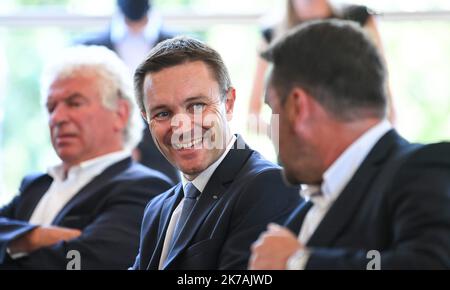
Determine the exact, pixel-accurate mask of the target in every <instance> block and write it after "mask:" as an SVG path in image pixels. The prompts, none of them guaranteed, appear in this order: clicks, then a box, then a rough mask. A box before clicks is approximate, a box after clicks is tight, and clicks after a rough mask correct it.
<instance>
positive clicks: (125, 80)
mask: <svg viewBox="0 0 450 290" xmlns="http://www.w3.org/2000/svg"><path fill="white" fill-rule="evenodd" d="M42 92H43V97H44V99H45V104H46V108H47V111H48V117H49V127H50V135H51V141H52V145H53V147H54V149H55V152H56V154H57V155H58V156H59V158H60V159H61V161H62V162H61V164H59V165H56V166H54V167H50V168H49V170H48V173H47V174H36V175H30V176H27V177H26V178H24V180H23V182H22V184H21V187H20V190H19V195H18V196H17V197H16V198H15V199H14V200H13V201H12V202H11V203H10V204H8V205H6V206H5V207H3V208H2V209H0V268H6V269H66V267H67V265H68V263H69V261H70V259H68V258H74V257H76V259H77V261H78V262H79V264H78V265H75V266H74V268H80V269H126V268H127V266H129V264H130V263H132V262H133V259H134V257H135V255H136V252H137V250H138V242H139V234H138V232H139V228H140V222H141V219H142V214H143V212H144V208H145V205H146V204H147V202H148V201H149V200H150V199H151V198H152V197H154V196H155V195H157V194H158V193H161V192H163V191H164V190H166V189H167V188H169V187H170V186H171V184H170V180H169V179H168V177H166V176H165V175H163V174H161V173H159V172H156V171H154V170H151V169H148V168H146V167H144V166H141V165H138V164H136V163H134V162H133V161H132V160H131V158H130V156H131V153H130V152H131V149H132V148H133V147H134V146H135V145H136V144H137V142H138V140H139V138H140V136H139V135H140V130H141V129H140V126H139V124H140V122H141V120H139V114H138V113H137V111H136V110H134V107H133V101H132V95H133V87H132V81H131V78H130V77H129V72H128V71H127V69H126V67H125V65H124V64H123V63H122V62H121V60H120V59H118V58H117V56H116V55H115V54H114V53H113V52H112V51H109V50H108V49H106V48H103V47H95V46H92V47H84V46H78V47H73V48H69V49H67V50H66V51H64V53H62V54H61V56H60V57H59V58H56V60H54V61H53V62H52V63H51V64H49V65H48V66H47V69H46V71H45V73H44V76H43V82H42ZM75 251H76V252H75ZM74 253H77V254H74ZM67 257H68V258H67ZM69 268H70V267H69Z"/></svg>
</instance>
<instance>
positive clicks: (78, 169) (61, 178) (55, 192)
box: [29, 150, 131, 225]
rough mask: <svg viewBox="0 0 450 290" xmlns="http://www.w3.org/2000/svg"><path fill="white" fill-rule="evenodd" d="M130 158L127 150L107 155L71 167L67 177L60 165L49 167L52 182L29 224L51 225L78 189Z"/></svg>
mask: <svg viewBox="0 0 450 290" xmlns="http://www.w3.org/2000/svg"><path fill="white" fill-rule="evenodd" d="M130 156H131V153H130V152H129V151H127V150H123V151H117V152H113V153H109V154H106V155H103V156H100V157H97V158H94V159H91V160H87V161H84V162H82V163H80V164H79V165H77V166H72V167H71V168H70V169H69V171H68V172H67V176H65V174H64V170H63V166H62V165H57V166H53V167H50V168H49V169H48V174H49V175H50V176H51V177H52V178H53V182H52V184H51V185H50V188H49V189H48V190H47V192H46V193H45V194H44V195H43V196H42V198H41V200H40V201H39V203H38V205H37V206H36V208H35V209H34V211H33V214H32V215H31V218H30V221H29V222H30V223H31V224H36V225H51V224H52V222H53V220H54V219H55V217H56V216H57V215H58V213H59V212H60V211H61V210H62V209H63V207H64V206H65V205H66V204H67V203H68V202H69V201H70V200H71V199H72V198H73V197H74V196H75V195H76V194H77V193H78V192H79V191H80V189H82V188H83V187H84V186H85V185H87V184H88V183H89V182H90V181H91V180H92V179H94V178H95V177H96V176H97V175H99V174H100V173H102V172H103V171H104V170H105V169H106V168H107V167H109V166H111V165H112V164H114V163H116V162H118V161H120V160H123V159H125V158H127V157H130Z"/></svg>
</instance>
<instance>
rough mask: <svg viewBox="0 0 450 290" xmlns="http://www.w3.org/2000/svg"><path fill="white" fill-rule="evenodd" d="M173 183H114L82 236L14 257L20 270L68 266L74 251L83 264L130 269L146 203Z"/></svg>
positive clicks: (152, 180)
mask: <svg viewBox="0 0 450 290" xmlns="http://www.w3.org/2000/svg"><path fill="white" fill-rule="evenodd" d="M169 186H170V184H168V183H167V181H165V180H163V179H160V178H148V177H147V178H142V179H140V180H132V181H127V182H121V183H120V184H117V185H115V186H113V189H112V190H113V192H111V193H107V194H108V195H109V196H110V198H109V199H108V201H107V202H106V203H105V204H104V205H102V208H101V210H99V214H97V215H96V216H95V218H94V220H93V221H92V222H91V223H90V224H89V225H88V226H87V227H85V228H84V229H83V232H82V235H81V236H80V237H78V238H76V239H73V240H70V241H61V242H59V243H57V244H55V245H53V246H50V247H44V248H41V249H39V250H37V251H35V252H33V253H31V254H30V255H28V256H26V257H23V258H20V259H17V260H14V261H13V263H14V267H15V268H19V269H66V268H67V266H68V262H70V257H68V256H67V255H68V253H69V252H70V251H72V250H75V251H78V253H79V256H80V267H81V269H82V270H87V269H127V268H128V267H129V266H130V265H131V264H132V263H133V260H134V258H135V256H136V253H137V251H138V243H139V229H140V223H141V219H142V215H143V211H144V208H145V205H146V204H147V202H148V201H149V200H150V199H151V198H152V197H154V196H155V195H157V194H159V193H161V192H164V191H165V190H166V189H167V188H168V187H169Z"/></svg>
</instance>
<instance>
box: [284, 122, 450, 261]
mask: <svg viewBox="0 0 450 290" xmlns="http://www.w3.org/2000/svg"><path fill="white" fill-rule="evenodd" d="M310 206H311V204H309V203H303V204H302V205H301V206H299V207H298V208H297V209H296V211H295V212H294V214H293V215H292V217H291V218H290V219H289V222H288V223H287V225H288V227H289V228H290V229H291V230H293V231H294V232H296V233H298V232H299V230H300V228H301V224H302V223H303V219H304V217H305V215H306V213H307V211H308V209H309V208H310ZM307 246H308V247H310V248H311V249H312V254H311V256H310V258H309V260H308V262H307V264H306V269H366V267H367V264H368V262H369V260H370V259H371V258H373V256H369V257H367V253H368V251H370V250H377V251H379V252H380V253H381V264H380V266H381V269H400V268H401V269H405V268H406V269H432V268H447V269H448V268H450V144H449V143H441V144H433V145H426V146H419V145H413V144H409V143H408V142H407V141H406V140H404V139H403V138H401V137H400V136H399V135H398V134H397V133H396V132H395V131H394V130H391V131H390V132H388V133H387V134H386V135H385V136H383V137H382V138H381V139H380V141H379V142H378V143H377V144H376V145H375V147H374V148H373V149H372V150H371V152H370V153H369V155H368V156H367V158H366V159H365V161H364V162H363V164H362V165H361V166H360V168H359V169H358V170H357V172H356V173H355V175H354V176H353V178H352V179H351V180H350V182H349V183H348V185H347V186H346V187H345V189H344V190H343V191H342V193H341V194H340V196H339V197H338V198H337V200H336V201H335V202H334V204H333V205H332V206H331V208H330V209H329V211H328V212H327V214H326V215H325V217H324V219H323V220H322V222H321V223H320V224H319V226H318V228H317V230H316V231H315V232H314V234H313V235H312V236H311V238H310V240H309V241H308V244H307Z"/></svg>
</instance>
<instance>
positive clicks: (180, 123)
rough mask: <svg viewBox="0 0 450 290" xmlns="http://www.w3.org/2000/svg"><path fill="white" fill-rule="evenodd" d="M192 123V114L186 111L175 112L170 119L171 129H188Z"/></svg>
mask: <svg viewBox="0 0 450 290" xmlns="http://www.w3.org/2000/svg"><path fill="white" fill-rule="evenodd" d="M193 125H194V118H193V116H191V115H189V114H187V113H178V114H175V115H174V116H173V117H172V118H171V120H170V126H171V127H172V130H180V129H181V130H182V131H190V130H191V129H192V128H193Z"/></svg>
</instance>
